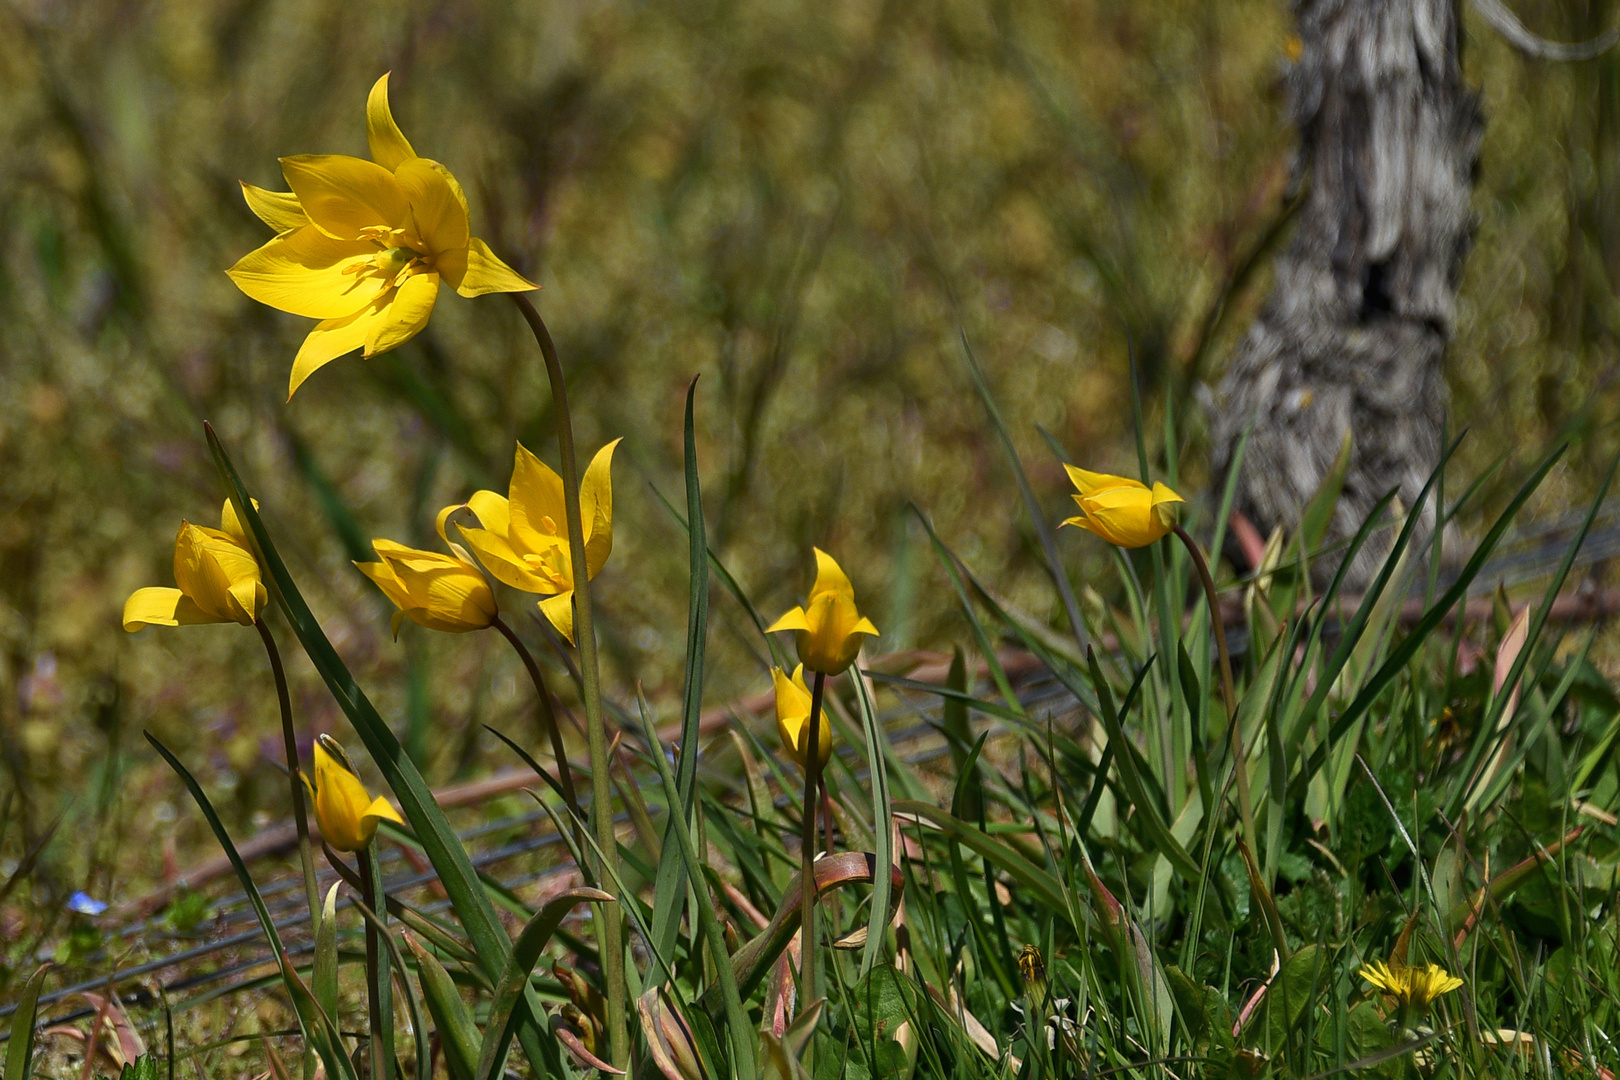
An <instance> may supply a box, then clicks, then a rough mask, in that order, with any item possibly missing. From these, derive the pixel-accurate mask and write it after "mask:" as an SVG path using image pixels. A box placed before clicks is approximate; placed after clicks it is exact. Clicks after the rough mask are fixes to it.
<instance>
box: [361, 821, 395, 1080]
mask: <svg viewBox="0 0 1620 1080" xmlns="http://www.w3.org/2000/svg"><path fill="white" fill-rule="evenodd" d="M376 848H377V845H376V842H375V841H367V843H366V846H365V847H363V848H361V849H360V850H359V851H358V852H357V853H356V854H357V855H358V856H359V859H360V895H361V899H363V900H364V901H365V902H366V907H368V908H370V909H371V910H372V911H374V912H376V913H377V917H378V919H382V918H384V917H385V916H386V912H387V909H386V907H385V906H384V905H383V904H382V902H381V900H382V898H381V896H379V894H380V893H381V892H382V888H381V881H382V876H381V874H380V873H379V868H378V866H377V860H376V858H375V855H374V853H375V851H376ZM390 989H391V987H390V985H389V982H388V969H387V960H386V958H385V957H384V955H383V952H382V942H381V940H380V939H379V938H378V937H377V924H376V923H374V922H372V921H371V920H370V919H367V920H366V1012H367V1015H368V1016H369V1017H370V1018H371V1047H370V1049H371V1075H372V1076H373V1077H376V1078H378V1080H391V1078H392V1076H393V1072H394V1069H393V1066H394V1048H393V1042H394V1040H393V1033H394V1024H393V1020H394V1016H393V1013H394V1010H393V1007H392V1006H393V1003H392V1001H391V1000H390V999H391V997H392V995H391V994H390V992H389V991H390Z"/></svg>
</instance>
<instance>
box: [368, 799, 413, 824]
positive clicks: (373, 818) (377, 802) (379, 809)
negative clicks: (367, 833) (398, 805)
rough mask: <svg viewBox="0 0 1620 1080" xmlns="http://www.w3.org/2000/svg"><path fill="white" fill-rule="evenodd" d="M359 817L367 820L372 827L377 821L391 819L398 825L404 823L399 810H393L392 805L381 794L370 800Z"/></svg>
mask: <svg viewBox="0 0 1620 1080" xmlns="http://www.w3.org/2000/svg"><path fill="white" fill-rule="evenodd" d="M361 818H362V819H366V820H369V821H370V822H371V825H372V827H373V828H375V827H376V825H377V822H379V821H392V822H395V823H396V824H399V825H403V824H405V819H404V818H402V817H400V816H399V811H398V810H395V809H394V807H393V805H392V804H391V803H389V801H388V800H387V799H385V798H383V797H382V796H381V795H379V796H377V797H376V798H375V799H372V800H371V805H370V806H368V807H366V812H365V813H364V814H362V815H361Z"/></svg>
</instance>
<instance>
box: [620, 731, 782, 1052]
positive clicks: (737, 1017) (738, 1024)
mask: <svg viewBox="0 0 1620 1080" xmlns="http://www.w3.org/2000/svg"><path fill="white" fill-rule="evenodd" d="M641 704H642V708H641V729H642V733H643V734H644V735H645V736H646V738H647V745H648V746H649V747H650V748H651V749H652V752H653V761H654V762H655V763H657V765H658V776H659V779H661V780H663V782H664V798H666V799H668V800H669V805H670V806H671V808H674V807H677V806H679V805H680V801H681V800H680V792H679V790H678V789H677V788H676V784H675V776H674V774H673V773H671V772H670V770H669V761H668V760H667V759H666V758H665V757H664V747H663V744H662V743H660V742H659V741H658V729H657V728H655V727H654V726H653V722H652V716H651V715H649V714H648V712H647V708H646V702H645V701H643V702H642V703H641ZM688 752H693V751H690V750H689V751H688ZM693 756H694V757H695V756H696V754H695V752H694V753H693ZM681 826H682V827H681V828H677V829H671V830H669V832H670V834H672V835H673V836H674V838H675V844H674V845H672V846H674V847H675V848H676V850H677V851H678V852H679V854H680V858H681V860H682V861H683V862H684V863H685V864H686V876H687V879H688V880H689V881H691V883H692V888H693V889H694V890H695V891H696V893H697V908H698V910H697V914H698V919H699V921H700V922H701V925H702V927H703V937H704V939H705V940H706V941H707V943H708V946H709V952H710V953H711V954H712V955H713V957H714V966H715V970H716V971H717V972H718V973H719V977H720V995H721V1001H722V1003H723V1004H724V1005H725V1010H726V1028H727V1032H728V1034H729V1035H730V1038H731V1052H732V1059H731V1060H732V1067H733V1068H734V1069H735V1070H736V1073H737V1075H738V1076H742V1077H752V1076H755V1075H757V1071H756V1070H755V1068H754V1051H755V1049H756V1042H757V1039H756V1036H755V1034H754V1028H753V1025H752V1024H750V1023H749V1021H748V1014H747V1012H745V1011H744V1010H743V1006H742V998H741V997H740V996H739V994H738V991H737V977H736V973H735V972H734V971H732V968H731V956H730V954H728V953H727V952H726V939H725V936H724V935H723V934H722V933H721V930H720V920H719V919H718V918H717V917H716V916H715V914H714V902H713V900H712V899H711V898H710V896H709V880H708V878H706V877H704V876H703V863H702V861H701V860H700V859H699V858H698V854H697V850H696V848H695V847H694V845H693V843H692V833H691V830H690V829H687V828H686V827H685V822H684V821H683V822H682V823H681ZM666 842H667V841H666ZM811 947H812V946H811V945H810V943H809V942H806V943H805V948H807V949H808V948H811Z"/></svg>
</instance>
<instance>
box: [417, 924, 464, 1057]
mask: <svg viewBox="0 0 1620 1080" xmlns="http://www.w3.org/2000/svg"><path fill="white" fill-rule="evenodd" d="M405 944H406V945H408V946H410V950H411V952H412V953H414V954H415V955H416V977H417V980H418V981H419V982H421V984H422V1000H423V1001H425V1002H426V1003H427V1007H428V1013H429V1014H430V1015H431V1016H432V1017H433V1026H434V1027H435V1028H436V1029H437V1030H438V1032H439V1045H440V1046H442V1047H443V1048H444V1064H445V1067H446V1068H447V1069H448V1070H449V1072H450V1078H451V1080H473V1077H474V1076H476V1075H477V1073H476V1072H475V1070H476V1069H477V1067H478V1025H476V1024H474V1023H473V1018H472V1013H471V1012H469V1011H468V1010H467V1003H466V1002H465V1001H463V1000H461V991H460V990H457V989H456V983H455V980H454V979H452V978H451V977H450V973H449V972H448V971H446V970H444V965H443V964H441V963H439V960H438V957H436V956H434V955H433V954H432V953H430V952H428V950H427V949H426V948H424V947H423V946H422V944H421V943H420V942H419V941H417V940H416V939H415V938H414V937H411V936H410V935H408V934H407V935H406V937H405Z"/></svg>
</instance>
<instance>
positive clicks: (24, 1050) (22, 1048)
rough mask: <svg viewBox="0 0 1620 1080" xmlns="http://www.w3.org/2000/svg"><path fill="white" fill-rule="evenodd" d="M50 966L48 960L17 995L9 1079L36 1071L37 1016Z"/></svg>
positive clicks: (8, 1051)
mask: <svg viewBox="0 0 1620 1080" xmlns="http://www.w3.org/2000/svg"><path fill="white" fill-rule="evenodd" d="M50 970H51V965H50V964H49V963H44V964H41V965H40V966H39V969H38V970H37V971H35V972H34V973H33V974H32V975H30V976H29V977H28V982H26V983H25V984H23V991H22V996H21V997H19V998H18V999H17V1011H16V1012H14V1013H12V1014H11V1043H10V1044H9V1045H8V1046H7V1047H6V1078H7V1080H28V1077H29V1074H30V1073H31V1072H33V1068H34V1020H35V1018H36V1017H37V1016H38V1014H39V991H40V988H41V987H43V986H44V985H45V975H46V973H47V972H49V971H50Z"/></svg>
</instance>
